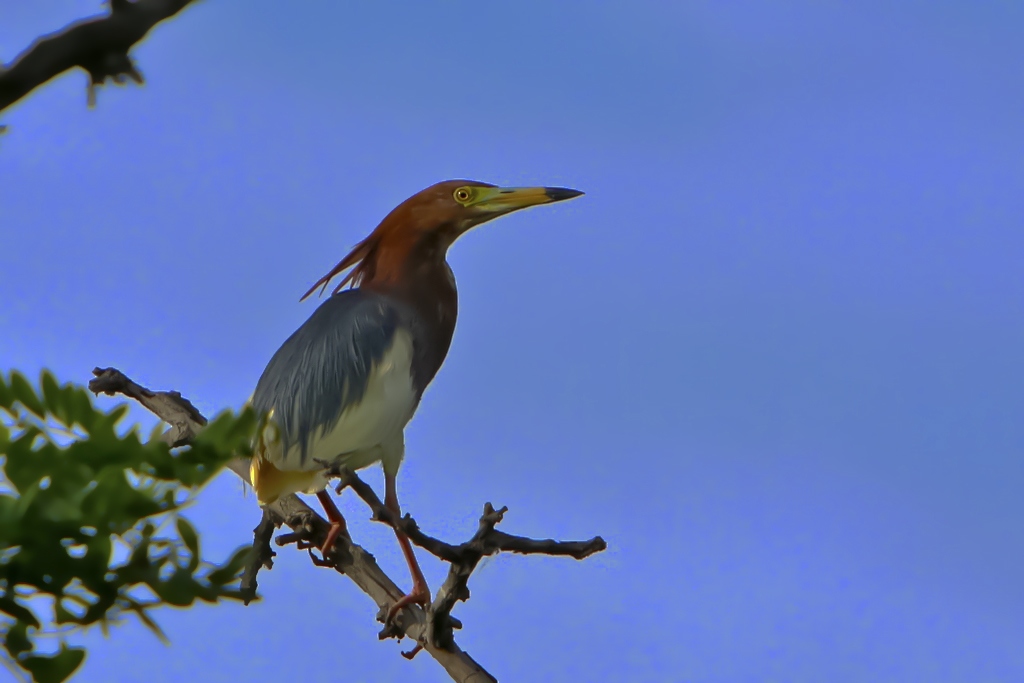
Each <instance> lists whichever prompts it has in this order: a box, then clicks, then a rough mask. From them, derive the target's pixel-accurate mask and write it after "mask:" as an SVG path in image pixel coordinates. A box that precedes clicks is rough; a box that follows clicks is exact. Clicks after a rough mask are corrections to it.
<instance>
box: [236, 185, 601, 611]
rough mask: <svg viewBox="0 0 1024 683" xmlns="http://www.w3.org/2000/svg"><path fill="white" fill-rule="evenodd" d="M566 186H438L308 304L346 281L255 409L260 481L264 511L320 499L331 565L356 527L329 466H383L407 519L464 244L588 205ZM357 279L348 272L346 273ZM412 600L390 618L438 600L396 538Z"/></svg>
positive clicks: (396, 509)
mask: <svg viewBox="0 0 1024 683" xmlns="http://www.w3.org/2000/svg"><path fill="white" fill-rule="evenodd" d="M582 194H583V193H582V192H580V191H578V190H573V189H568V188H563V187H498V186H495V185H491V184H489V183H483V182H477V181H470V180H447V181H444V182H440V183H437V184H435V185H431V186H430V187H428V188H426V189H425V190H422V191H421V192H418V193H416V194H414V195H413V196H411V197H409V198H408V199H406V200H405V201H404V202H402V203H401V204H399V205H398V206H397V207H396V208H395V209H393V210H392V211H391V213H389V214H388V215H387V216H386V217H385V218H384V220H382V221H381V222H380V224H379V225H378V226H377V227H376V228H375V229H374V230H373V231H372V232H371V233H370V234H369V235H368V236H367V237H366V238H365V239H364V240H363V241H361V242H359V243H358V244H357V245H356V246H355V247H354V248H353V249H352V250H351V251H350V252H349V253H348V255H346V256H345V257H344V258H343V259H341V261H339V262H338V263H337V265H335V266H334V267H333V268H332V269H331V270H330V271H329V272H328V273H327V274H326V275H324V276H323V277H321V278H320V279H319V280H318V281H317V282H316V283H315V284H314V285H313V286H312V287H310V289H309V291H307V292H306V293H305V294H304V295H303V296H302V298H301V299H300V300H304V299H306V298H307V297H308V296H310V295H311V294H313V292H315V291H316V290H317V289H318V288H319V289H320V295H321V296H322V295H323V294H324V293H325V292H326V290H327V288H328V286H329V285H330V283H331V282H332V280H334V278H335V277H336V276H338V275H341V274H343V273H344V276H343V277H342V279H341V280H340V281H339V282H338V284H337V286H336V287H335V288H334V289H333V291H332V292H331V294H330V296H328V297H327V298H326V299H325V300H324V301H323V303H321V304H320V306H318V307H317V309H316V310H315V311H314V312H313V314H312V315H311V316H310V317H309V318H308V319H307V320H306V322H305V323H303V324H302V325H301V326H300V327H299V328H298V329H297V330H296V331H295V332H294V333H293V334H292V335H291V336H290V337H288V339H287V340H286V341H285V342H284V343H283V344H282V345H281V347H280V348H279V349H278V350H277V352H276V353H275V354H274V355H273V357H272V358H271V359H270V362H269V363H268V364H267V366H266V369H265V370H264V371H263V374H262V375H261V377H260V379H259V381H258V383H257V384H256V390H255V392H254V394H253V397H252V406H253V407H254V408H255V410H256V411H257V412H258V413H260V414H262V415H265V416H266V419H267V422H266V426H265V428H264V429H263V430H262V431H261V434H260V436H259V438H258V439H257V444H256V448H255V449H254V455H253V458H252V463H251V467H250V478H251V480H252V486H253V489H254V490H255V493H256V497H257V500H258V502H259V504H260V505H261V506H265V505H269V504H270V503H273V502H274V501H276V500H277V499H278V498H280V497H281V496H284V495H288V494H291V493H308V494H315V495H316V496H317V498H318V499H319V500H320V503H321V504H322V505H323V508H324V511H325V512H326V514H327V518H328V521H329V522H330V525H331V526H330V530H329V532H328V535H327V539H326V541H325V542H324V544H323V545H322V546H321V548H320V551H321V553H322V554H323V555H324V556H325V557H326V556H327V554H328V553H329V552H330V551H331V549H332V548H333V546H334V543H335V541H336V540H337V537H338V534H340V533H342V532H343V531H344V530H345V528H346V527H345V519H344V517H342V515H341V512H340V511H339V510H338V507H337V505H335V503H334V501H333V499H332V498H331V496H330V494H329V493H328V492H327V490H326V488H327V484H328V479H327V475H326V472H327V467H325V464H324V463H328V465H334V466H347V467H350V468H352V469H353V470H358V469H361V468H364V467H368V466H370V465H373V464H375V463H377V462H380V463H381V465H382V467H383V470H384V487H385V496H384V504H385V506H386V507H387V508H388V509H389V510H391V512H392V513H394V515H395V516H396V518H398V517H399V516H400V515H401V506H400V505H399V502H398V491H397V485H396V478H397V475H398V470H399V468H400V466H401V464H402V460H403V459H404V457H405V427H406V425H407V424H408V423H409V421H410V420H411V419H412V417H413V415H414V413H415V412H416V409H417V407H418V406H419V404H420V399H421V398H422V396H423V392H424V391H425V390H426V388H427V386H428V385H429V384H430V382H431V381H432V380H433V379H434V376H435V375H436V374H437V372H438V370H439V369H440V368H441V365H442V363H444V360H445V357H446V356H447V354H448V349H449V347H450V346H451V341H452V335H453V334H454V332H455V321H456V317H457V315H458V292H457V289H456V286H455V275H454V273H453V272H452V269H451V266H449V265H448V261H447V254H448V249H449V248H450V247H451V246H452V244H453V243H454V242H455V241H456V240H457V239H459V237H461V236H462V235H464V234H465V233H466V232H468V231H469V230H471V229H472V228H474V227H476V226H478V225H480V224H482V223H486V222H488V221H491V220H493V219H495V218H498V217H499V216H504V215H506V214H509V213H512V212H514V211H519V210H520V209H525V208H528V207H531V206H538V205H541V204H550V203H553V202H560V201H563V200H567V199H571V198H573V197H578V196H580V195H582ZM346 271H347V273H346ZM395 534H396V536H397V538H398V543H399V545H400V546H401V549H402V554H403V555H404V557H405V561H406V563H407V564H408V566H409V572H410V574H411V577H412V589H411V590H410V591H409V593H408V594H406V595H405V596H404V597H403V598H401V599H400V600H398V601H396V602H395V604H394V605H392V607H391V609H390V610H389V612H388V619H389V620H390V619H391V618H392V617H393V616H394V615H395V614H396V613H397V611H398V610H399V609H401V608H402V607H404V606H406V605H410V604H419V605H424V606H425V605H428V604H429V602H430V590H429V588H428V586H427V582H426V579H425V578H424V577H423V572H422V570H421V569H420V567H419V564H418V563H417V561H416V555H415V553H414V552H413V549H412V545H411V544H410V542H409V539H408V537H407V536H406V535H405V534H404V533H403V532H402V531H401V530H399V529H398V528H395Z"/></svg>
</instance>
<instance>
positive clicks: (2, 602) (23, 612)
mask: <svg viewBox="0 0 1024 683" xmlns="http://www.w3.org/2000/svg"><path fill="white" fill-rule="evenodd" d="M0 611H3V612H7V614H10V615H11V616H12V617H14V618H15V619H17V620H19V621H23V622H25V624H27V625H28V626H31V627H33V628H39V620H38V619H36V615H34V614H32V612H31V611H29V609H28V608H27V607H22V606H21V605H19V604H18V603H16V602H15V601H14V598H12V597H11V596H10V595H5V596H3V597H0Z"/></svg>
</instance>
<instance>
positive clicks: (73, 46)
mask: <svg viewBox="0 0 1024 683" xmlns="http://www.w3.org/2000/svg"><path fill="white" fill-rule="evenodd" d="M192 1H193V0H110V3H109V4H110V13H109V14H102V15H97V16H94V17H89V18H88V19H82V20H79V21H76V22H73V23H71V24H68V25H67V26H65V27H64V28H63V29H61V30H59V31H56V32H54V33H50V34H47V35H45V36H41V37H39V38H37V39H36V40H35V41H34V42H33V43H32V44H31V45H30V46H29V47H28V48H27V49H26V50H25V51H24V52H22V53H21V54H20V55H18V56H17V58H15V60H14V62H13V63H12V64H10V65H9V66H7V67H0V111H3V110H4V109H6V108H7V107H9V106H11V105H12V104H14V103H15V102H17V101H18V100H20V99H21V98H22V97H24V96H25V95H28V94H29V93H30V92H32V91H33V90H35V89H36V88H38V87H39V86H41V85H43V84H44V83H46V82H47V81H49V80H51V79H53V78H56V77H57V76H59V75H60V74H62V73H64V72H65V71H67V70H68V69H73V68H75V67H81V68H82V69H85V71H86V72H88V74H89V85H88V92H87V95H88V103H89V106H93V105H94V104H95V101H96V99H95V98H96V94H95V89H96V87H97V86H99V85H102V84H103V82H104V81H106V80H107V79H108V78H110V79H113V81H114V82H115V83H117V84H118V85H120V84H123V83H125V82H126V81H127V80H128V79H131V80H132V81H134V82H135V83H138V84H141V83H142V81H143V79H142V74H141V73H140V72H139V70H138V68H137V67H136V66H135V64H134V62H133V61H132V58H131V57H130V56H129V54H128V52H129V51H130V50H131V49H132V47H134V46H135V44H136V43H138V42H139V41H140V40H142V39H143V38H145V37H146V34H147V33H149V31H150V29H152V28H153V27H154V26H156V25H157V24H159V23H160V22H161V21H163V20H165V19H168V18H170V17H172V16H174V15H175V14H177V13H178V12H180V11H181V10H182V9H184V8H185V7H186V6H187V5H189V4H190V3H191V2H192Z"/></svg>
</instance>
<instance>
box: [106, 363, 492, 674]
mask: <svg viewBox="0 0 1024 683" xmlns="http://www.w3.org/2000/svg"><path fill="white" fill-rule="evenodd" d="M94 374H96V375H97V376H96V378H95V379H93V380H92V381H90V382H89V388H90V389H91V390H92V391H93V392H94V393H97V394H98V393H107V394H114V393H120V394H124V395H125V396H128V397H129V398H133V399H135V400H137V401H139V402H140V403H142V405H143V406H145V407H146V408H147V409H148V410H150V411H151V412H152V413H153V414H155V415H156V416H157V417H159V418H160V419H161V420H163V421H164V422H167V423H168V424H170V425H171V429H170V430H169V431H168V432H167V434H165V435H164V440H165V441H167V442H168V443H173V444H175V445H185V444H187V443H188V442H190V441H191V440H192V438H193V437H194V436H195V434H198V433H199V431H200V430H201V429H202V426H203V425H204V424H206V418H205V417H203V416H202V414H200V413H199V411H197V410H196V409H195V406H193V405H192V404H191V403H189V401H188V400H186V399H185V398H183V397H182V396H181V394H179V393H178V392H176V391H150V390H149V389H147V388H145V387H142V386H140V385H138V384H136V383H135V382H133V381H132V380H131V379H130V378H128V377H127V376H126V375H124V374H123V373H122V372H120V371H119V370H116V369H114V368H107V369H105V370H100V369H98V368H97V371H94ZM228 468H229V469H231V471H233V472H234V473H235V474H237V475H238V476H239V477H241V478H242V479H243V480H244V481H246V482H248V481H249V463H248V461H247V460H244V459H241V458H239V459H237V460H235V461H233V462H231V463H229V464H228ZM266 509H267V510H269V511H270V512H271V513H272V514H273V515H274V517H275V519H280V520H282V521H283V523H284V524H286V525H287V526H288V527H290V528H291V529H292V533H291V534H283V535H282V536H281V537H278V539H277V543H278V545H282V541H284V542H285V543H288V542H294V543H298V544H299V545H300V547H309V548H311V547H320V546H321V545H322V544H323V543H324V541H325V540H327V532H328V530H329V529H330V524H329V523H328V522H327V520H325V519H324V518H323V517H321V516H320V515H318V514H317V513H316V512H315V511H314V510H313V509H311V508H310V507H309V506H308V505H306V504H305V503H303V502H302V501H301V500H300V499H299V498H298V496H295V495H288V496H285V497H283V498H280V499H278V500H277V501H276V502H274V503H273V504H271V505H268V506H266ZM257 528H258V527H257ZM289 536H290V537H291V538H288V537H289ZM310 557H314V556H313V554H312V553H310ZM316 563H317V564H319V565H323V566H329V567H331V568H333V569H334V570H335V571H337V572H338V573H340V574H344V575H345V576H347V577H348V578H349V579H351V580H352V582H353V583H355V584H356V585H357V586H358V587H359V589H360V590H361V591H363V592H364V593H366V594H367V595H368V596H370V598H371V599H372V600H373V601H374V602H375V603H376V604H377V607H378V611H377V620H378V621H380V622H383V621H384V617H385V615H386V614H387V612H388V610H389V608H390V607H391V605H393V604H394V603H395V601H397V600H399V599H400V598H401V597H402V596H403V595H405V593H404V591H402V590H400V589H399V588H398V586H397V585H396V584H395V582H394V581H392V580H391V578H390V577H388V575H387V574H385V573H384V571H383V570H382V569H381V568H380V567H379V566H377V562H376V560H374V559H373V555H371V554H370V553H368V552H366V550H364V549H363V548H362V547H360V546H359V545H357V544H355V543H352V542H351V539H349V538H348V537H347V535H346V534H341V535H340V536H339V537H338V542H337V543H336V544H335V549H334V552H332V553H331V554H330V556H329V557H327V558H326V559H325V560H319V559H317V560H316ZM380 635H381V637H389V638H391V637H393V638H401V637H403V636H405V637H408V638H411V639H412V640H413V641H414V642H416V643H417V644H418V645H422V648H423V649H424V650H425V651H426V652H427V653H428V654H430V656H431V657H433V658H434V659H436V660H437V662H438V663H439V664H440V665H441V666H443V667H444V669H445V671H447V672H448V675H449V676H451V677H452V679H453V680H455V681H460V682H463V683H470V682H471V683H487V681H495V678H494V677H493V676H491V675H490V674H489V673H487V671H486V670H485V669H484V668H483V667H482V666H480V665H479V664H477V663H476V661H474V660H473V658H472V657H470V656H469V654H468V653H466V652H464V651H463V650H461V649H460V648H459V647H458V645H455V644H453V645H452V646H451V647H450V648H447V649H444V648H438V647H434V646H433V645H430V644H429V641H428V640H427V616H426V614H425V613H424V611H423V610H422V609H420V608H419V607H416V606H413V605H410V606H408V607H406V608H405V609H403V610H402V611H401V612H400V613H399V614H398V615H396V617H395V619H393V620H392V623H391V625H390V626H389V627H386V628H385V629H384V630H383V631H382V632H381V634H380ZM414 649H415V647H414Z"/></svg>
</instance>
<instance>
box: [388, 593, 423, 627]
mask: <svg viewBox="0 0 1024 683" xmlns="http://www.w3.org/2000/svg"><path fill="white" fill-rule="evenodd" d="M407 605H419V606H420V607H422V608H424V609H426V608H427V607H428V606H429V605H430V589H429V588H427V585H426V584H425V583H424V584H421V585H419V586H417V585H413V587H412V590H411V591H409V593H408V595H405V596H403V597H401V598H399V599H398V600H397V601H396V602H395V604H393V605H392V606H391V609H389V610H388V616H387V619H385V620H384V624H385V625H388V624H390V623H391V621H392V620H393V619H394V618H395V615H396V614H398V612H399V611H401V609H402V608H403V607H405V606H407Z"/></svg>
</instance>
